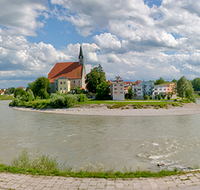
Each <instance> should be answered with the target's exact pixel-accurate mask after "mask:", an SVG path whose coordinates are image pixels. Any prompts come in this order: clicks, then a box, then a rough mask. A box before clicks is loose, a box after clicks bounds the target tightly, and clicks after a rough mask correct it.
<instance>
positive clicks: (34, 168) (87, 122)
mask: <svg viewBox="0 0 200 190" xmlns="http://www.w3.org/2000/svg"><path fill="white" fill-rule="evenodd" d="M77 57H78V61H77V62H58V63H55V65H54V66H53V67H52V69H51V70H50V71H49V72H48V76H47V77H45V76H41V77H39V78H37V79H36V80H35V81H33V82H32V83H29V84H28V86H27V87H18V88H14V87H10V88H8V89H2V90H1V96H0V97H1V100H5V101H0V104H1V106H0V111H1V115H0V117H2V118H1V121H2V123H1V125H2V126H6V127H4V128H3V129H2V131H1V133H0V142H1V144H2V151H3V152H6V153H5V154H3V156H2V157H1V158H2V162H3V163H4V164H0V170H1V172H2V173H0V188H3V189H19V190H20V189H27V190H28V189H41V190H42V189H58V190H59V189H60V190H61V189H68V190H71V189H87V190H92V189H104V190H109V189H113V190H115V189H116V190H118V189H141V190H148V189H150V190H154V189H155V190H157V189H161V190H162V189H163V190H164V189H181V188H182V187H183V188H191V190H192V189H193V188H194V187H200V174H199V165H200V161H199V154H200V148H199V146H200V145H199V144H200V141H199V137H200V132H199V131H200V130H199V128H198V126H199V114H200V105H199V100H198V97H199V94H200V78H195V79H194V80H192V81H189V80H188V79H187V78H186V77H184V76H182V77H181V78H180V79H178V80H176V79H173V80H172V81H165V80H164V79H163V78H162V77H160V78H159V79H157V80H156V81H153V80H149V81H145V80H139V79H138V80H136V81H126V80H123V78H121V77H120V76H116V77H115V78H113V79H110V80H108V79H107V78H106V73H105V72H104V70H103V68H102V66H101V65H98V66H96V67H94V68H92V69H91V71H90V72H89V73H86V68H85V64H86V63H85V60H84V54H83V49H82V46H80V50H79V52H77ZM8 104H9V106H8ZM1 109H2V110H1ZM8 115H9V118H8ZM3 118H8V119H3ZM0 130H1V129H0ZM16 134H17V135H16ZM7 145H8V146H9V147H10V148H9V150H7V149H6V148H4V147H6V146H7ZM191 147H192V148H191ZM20 152H21V153H20ZM41 152H42V153H41ZM12 155H17V156H16V157H14V158H13V157H12ZM191 155H192V156H191ZM11 157H12V159H11ZM63 163H64V164H63Z"/></svg>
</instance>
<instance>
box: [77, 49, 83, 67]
mask: <svg viewBox="0 0 200 190" xmlns="http://www.w3.org/2000/svg"><path fill="white" fill-rule="evenodd" d="M78 59H79V64H80V65H83V64H84V56H83V51H82V46H81V45H80V52H79V56H78Z"/></svg>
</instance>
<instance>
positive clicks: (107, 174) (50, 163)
mask: <svg viewBox="0 0 200 190" xmlns="http://www.w3.org/2000/svg"><path fill="white" fill-rule="evenodd" d="M0 172H11V173H22V174H33V175H48V176H55V175H56V176H64V177H79V178H87V177H88V178H105V179H108V178H140V177H145V178H146V177H164V176H171V175H177V174H183V173H185V172H183V171H177V169H176V168H175V169H174V171H166V170H162V171H159V172H151V171H140V169H139V168H138V170H137V171H131V170H127V169H126V168H125V167H124V170H123V171H117V172H115V171H114V170H113V169H110V170H105V169H104V168H103V166H102V165H101V164H99V165H97V166H93V165H91V164H88V165H86V166H83V167H81V168H79V169H78V168H76V167H73V168H71V167H66V164H61V165H59V164H58V162H57V160H56V158H51V157H50V156H46V155H42V154H40V153H37V154H36V155H30V154H29V153H28V151H27V150H26V149H25V150H23V151H22V152H21V154H20V155H19V156H18V157H15V158H14V159H13V161H12V163H11V165H10V166H9V165H5V164H0Z"/></svg>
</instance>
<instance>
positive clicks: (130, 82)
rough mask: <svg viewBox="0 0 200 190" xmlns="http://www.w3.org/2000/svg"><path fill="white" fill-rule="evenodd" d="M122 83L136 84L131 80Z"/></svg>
mask: <svg viewBox="0 0 200 190" xmlns="http://www.w3.org/2000/svg"><path fill="white" fill-rule="evenodd" d="M124 84H128V85H131V84H136V83H135V82H132V81H126V82H124Z"/></svg>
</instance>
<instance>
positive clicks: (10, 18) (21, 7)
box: [0, 0, 47, 35]
mask: <svg viewBox="0 0 200 190" xmlns="http://www.w3.org/2000/svg"><path fill="white" fill-rule="evenodd" d="M46 3H47V1H46V0H34V1H32V0H18V1H15V0H9V1H1V6H0V25H1V26H4V27H6V29H4V30H6V33H9V35H14V34H15V35H35V30H36V29H37V28H40V27H42V26H43V23H42V22H39V21H37V18H38V17H39V16H41V15H42V14H43V12H44V11H47V8H46V7H45V4H46Z"/></svg>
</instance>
